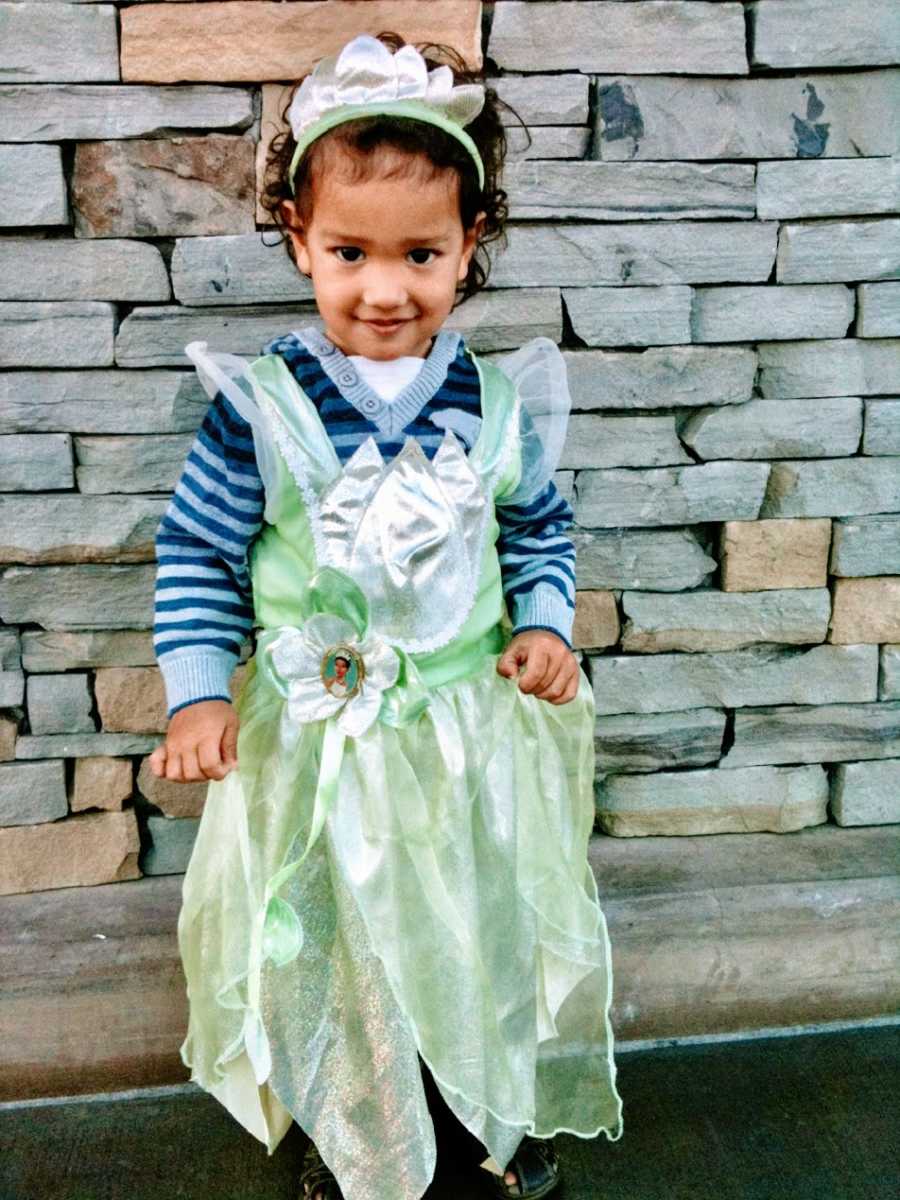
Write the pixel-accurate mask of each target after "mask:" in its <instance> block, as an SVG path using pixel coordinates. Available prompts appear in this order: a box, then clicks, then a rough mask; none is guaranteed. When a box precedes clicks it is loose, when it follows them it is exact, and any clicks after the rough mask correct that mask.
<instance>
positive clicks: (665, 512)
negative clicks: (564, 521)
mask: <svg viewBox="0 0 900 1200" xmlns="http://www.w3.org/2000/svg"><path fill="white" fill-rule="evenodd" d="M768 475H769V464H768V463H749V462H728V461H720V462H713V463H704V464H702V465H700V466H688V467H654V468H648V469H646V470H617V469H612V470H608V471H581V472H580V473H579V475H578V486H577V489H576V492H577V495H576V502H575V519H576V520H577V521H578V524H579V525H582V526H585V527H587V528H589V529H607V528H610V527H620V526H655V525H693V524H696V523H698V522H704V521H752V520H753V519H754V517H757V516H759V515H760V505H761V504H762V502H763V497H764V495H765V491H766V480H767V479H768Z"/></svg>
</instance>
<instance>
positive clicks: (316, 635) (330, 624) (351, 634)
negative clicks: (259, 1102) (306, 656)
mask: <svg viewBox="0 0 900 1200" xmlns="http://www.w3.org/2000/svg"><path fill="white" fill-rule="evenodd" d="M303 633H304V635H305V636H306V639H307V641H308V642H309V644H310V646H312V647H313V648H315V649H318V650H319V652H320V653H319V659H320V660H321V657H322V655H323V654H324V653H325V651H326V650H327V649H328V648H329V646H334V645H336V644H337V643H338V642H343V643H345V644H348V645H354V644H355V643H356V642H357V640H358V639H357V636H356V630H355V629H354V627H353V626H352V625H351V624H350V622H349V621H345V620H344V618H343V617H338V616H336V615H335V614H334V613H315V614H314V615H313V616H311V617H310V618H309V619H308V620H307V621H306V622H305V624H304V626H303Z"/></svg>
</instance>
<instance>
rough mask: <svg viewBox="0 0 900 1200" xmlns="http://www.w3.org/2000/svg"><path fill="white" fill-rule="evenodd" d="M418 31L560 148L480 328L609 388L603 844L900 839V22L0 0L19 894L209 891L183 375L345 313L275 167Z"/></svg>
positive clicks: (692, 10) (598, 459)
mask: <svg viewBox="0 0 900 1200" xmlns="http://www.w3.org/2000/svg"><path fill="white" fill-rule="evenodd" d="M211 29H214V30H215V37H214V39H213V38H212V37H211V35H210V30H211ZM380 29H396V30H398V31H399V32H400V33H402V34H403V35H404V36H405V37H406V38H407V39H408V40H413V41H415V40H424V39H430V40H438V41H445V42H450V43H454V44H456V45H457V46H458V47H459V48H460V49H461V50H462V51H463V52H464V54H465V55H466V57H467V58H468V60H469V61H470V62H473V63H477V62H479V61H480V60H481V55H482V53H485V54H486V55H487V57H488V59H489V66H490V69H491V73H492V74H493V75H495V76H496V77H497V78H496V86H497V88H498V90H499V92H500V93H501V95H502V96H503V97H504V98H505V99H507V100H508V101H509V102H510V103H511V104H513V105H514V106H515V107H516V108H517V109H518V111H519V112H520V113H521V115H522V117H523V118H524V119H525V121H526V122H527V124H528V125H529V127H530V129H531V134H532V138H533V141H532V144H531V146H530V147H527V146H526V145H525V139H524V137H523V136H522V135H521V132H520V131H519V130H518V129H512V130H511V131H510V136H511V139H512V146H513V155H512V161H511V162H510V166H509V170H508V175H507V187H508V190H509V193H510V199H511V216H512V223H511V227H510V230H509V243H508V247H507V249H506V250H505V251H504V252H502V253H499V254H497V253H495V255H494V259H495V261H494V269H493V273H492V278H491V284H492V286H491V289H490V290H489V291H487V292H485V293H483V294H481V295H480V296H478V297H476V298H474V299H473V300H472V301H470V302H469V303H467V304H466V305H465V306H463V307H462V308H461V309H459V310H458V311H457V312H456V313H454V315H453V318H452V320H451V322H450V324H451V325H452V326H453V327H454V328H458V329H461V330H462V331H463V332H464V333H465V335H466V337H467V338H468V340H469V342H470V343H471V344H472V346H473V347H474V348H475V349H476V350H479V351H482V352H484V353H485V354H487V355H488V356H489V357H490V356H491V355H493V354H495V353H497V352H502V351H505V350H507V349H510V348H514V347H517V346H518V345H520V344H521V343H522V342H523V341H524V340H527V339H528V338H530V337H533V336H535V335H537V334H545V335H548V336H550V337H552V338H554V339H555V340H556V341H557V342H558V343H559V344H560V345H561V346H562V347H563V350H564V354H565V357H566V360H567V363H568V368H569V377H570V384H571V389H572V394H573V398H574V415H573V417H572V420H571V426H570V435H569V439H568V443H567V446H566V448H565V452H564V455H565V457H564V460H563V462H562V463H561V469H560V474H559V481H560V483H561V485H563V487H564V488H565V489H566V491H567V493H568V494H569V495H570V496H571V498H572V500H573V503H574V508H575V512H576V518H577V523H578V528H577V530H576V532H575V536H576V538H577V543H578V552H579V555H578V583H579V598H578V610H577V624H576V632H577V645H578V647H579V648H580V650H581V651H582V652H583V661H584V665H585V668H586V670H587V671H588V672H589V673H590V676H591V678H592V680H593V683H594V687H595V692H596V698H597V712H598V725H597V764H598V792H597V797H598V818H599V827H600V828H601V829H602V830H603V831H605V832H606V833H610V834H615V835H623V836H629V835H644V834H683V833H692V832H717V831H725V830H728V831H735V830H741V831H748V832H749V831H754V830H762V829H766V830H778V831H788V830H794V829H797V828H799V827H801V826H805V825H812V824H817V823H820V822H823V821H834V822H837V823H839V824H843V825H859V824H873V823H879V822H896V821H900V216H898V209H900V204H898V196H900V152H898V129H900V119H898V118H900V69H898V66H897V64H900V8H898V6H897V4H896V0H855V3H853V4H849V5H848V4H846V3H845V0H748V2H746V3H739V2H737V0H732V2H729V0H719V2H715V3H704V2H701V0H632V2H630V3H616V2H605V0H596V2H589V0H572V2H564V0H556V2H543V0H535V2H530V3H523V2H519V0H498V2H497V3H495V4H485V5H480V4H478V3H476V2H474V0H429V2H428V3H424V2H420V3H416V4H413V3H406V2H402V0H370V2H369V3H365V4H358V3H352V2H350V0H296V2H288V3H268V2H266V0H243V2H241V0H237V2H226V3H218V2H215V0H212V2H208V3H194V2H191V0H186V2H183V3H135V4H130V5H128V6H123V7H117V6H116V5H115V4H109V3H62V2H54V3H40V2H34V3H29V2H25V3H2V2H0V30H2V35H3V36H2V38H0V42H2V46H3V49H2V51H0V55H2V60H3V69H4V84H3V88H2V94H3V104H2V105H0V224H2V226H3V230H2V234H0V368H2V371H0V826H2V828H0V892H3V893H9V892H22V891H29V890H38V889H45V888H60V887H69V886H73V885H79V884H93V883H99V882H107V881H112V880H120V879H133V878H136V877H138V876H139V875H141V874H148V875H152V874H158V873H172V872H178V871H182V870H183V869H184V865H185V863H186V860H187V856H188V854H189V851H190V846H191V843H192V839H193V837H194V834H195V832H196V826H197V820H198V817H199V814H200V812H201V811H202V804H203V798H204V793H205V785H174V784H164V783H161V782H160V781H158V780H156V779H155V778H154V777H153V776H152V774H151V773H150V771H149V769H148V767H147V764H146V756H147V754H148V753H149V752H150V751H151V750H152V749H153V747H154V746H155V745H156V744H157V743H158V742H159V740H160V736H161V734H162V732H163V730H164V728H165V711H164V698H163V689H162V684H161V679H160V676H159V674H158V671H157V669H156V667H155V660H154V657H153V650H152V645H151V633H150V630H151V626H152V605H153V595H152V593H153V581H154V563H153V538H154V533H155V530H156V526H157V523H158V521H159V518H160V516H161V515H162V512H163V510H164V508H165V506H166V503H167V498H168V496H169V494H170V493H171V490H172V488H173V486H174V483H175V480H176V478H177V476H178V473H179V471H180V468H181V465H182V463H183V460H184V457H185V455H186V454H187V451H188V448H189V446H190V443H191V441H192V438H193V435H194V431H195V430H196V428H197V427H198V425H199V423H200V421H201V419H202V416H203V412H204V409H205V406H206V403H207V401H206V397H205V395H204V393H203V392H202V389H201V388H200V386H199V383H198V381H197V380H196V377H195V375H194V373H193V370H192V369H190V364H189V362H188V360H187V359H186V357H185V356H184V353H183V347H184V345H185V343H186V342H188V341H190V340H192V339H194V338H202V339H206V340H208V341H209V342H210V344H211V345H212V346H213V347H214V348H219V349H223V350H229V351H232V352H236V353H242V354H248V355H255V354H256V353H258V350H259V347H260V345H261V343H262V341H263V340H265V339H266V338H267V337H270V336H272V335H273V334H274V333H276V332H279V331H282V330H287V329H290V328H292V327H295V326H296V324H297V323H298V321H303V322H304V323H305V322H308V321H309V320H315V319H316V318H315V309H314V306H313V303H312V293H311V290H310V286H309V282H308V280H306V279H304V278H303V277H301V276H300V275H299V274H297V272H296V271H295V269H294V268H293V266H292V265H291V263H290V261H289V260H288V258H287V255H286V253H285V250H284V248H283V247H282V246H280V245H277V244H274V243H276V242H277V238H276V237H274V236H271V233H270V234H269V235H268V236H266V237H265V238H263V237H261V231H263V232H265V231H266V228H267V227H266V226H265V225H264V224H263V218H264V217H265V214H264V213H263V212H262V211H261V210H260V209H259V208H258V206H257V202H256V190H257V186H258V183H259V179H260V174H259V172H260V169H261V163H262V161H263V159H264V154H265V145H266V143H267V141H268V140H269V138H270V137H271V136H272V133H273V132H274V130H275V128H276V126H277V120H278V118H277V109H278V101H279V98H280V96H281V93H282V89H283V86H284V83H285V81H287V80H290V79H292V78H293V77H295V76H296V75H297V74H299V73H302V72H303V71H305V70H306V69H308V68H309V67H310V66H311V64H312V63H313V61H314V60H315V58H316V57H317V56H319V55H320V54H322V53H330V52H333V51H334V50H336V49H337V48H338V47H339V46H340V45H341V44H343V42H344V41H345V40H346V39H347V37H349V36H351V35H352V34H353V33H356V32H363V31H367V32H378V31H379V30H380ZM266 243H268V244H266ZM249 650H250V647H249V646H247V647H246V648H245V654H249ZM240 676H241V669H240V668H239V669H238V672H237V673H236V675H235V681H234V683H235V687H237V686H238V685H239V683H240Z"/></svg>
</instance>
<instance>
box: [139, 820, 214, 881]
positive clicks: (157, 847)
mask: <svg viewBox="0 0 900 1200" xmlns="http://www.w3.org/2000/svg"><path fill="white" fill-rule="evenodd" d="M199 827H200V820H199V818H197V817H175V818H169V817H148V818H147V829H148V831H149V833H150V837H151V838H152V839H153V840H152V844H151V845H150V846H149V847H148V848H147V850H146V852H145V853H144V855H143V856H142V858H141V870H142V871H143V873H144V874H145V875H180V874H183V873H184V872H185V871H186V870H187V865H188V862H189V861H190V857H191V851H192V850H193V848H194V841H195V839H196V837H197V830H198V829H199Z"/></svg>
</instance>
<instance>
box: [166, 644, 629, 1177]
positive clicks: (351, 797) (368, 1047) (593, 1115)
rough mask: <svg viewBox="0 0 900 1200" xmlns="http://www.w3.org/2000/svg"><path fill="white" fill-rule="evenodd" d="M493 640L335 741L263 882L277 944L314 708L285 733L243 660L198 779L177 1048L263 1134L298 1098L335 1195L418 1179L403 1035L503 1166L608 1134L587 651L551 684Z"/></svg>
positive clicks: (616, 1115)
mask: <svg viewBox="0 0 900 1200" xmlns="http://www.w3.org/2000/svg"><path fill="white" fill-rule="evenodd" d="M497 658H498V655H497V654H491V655H487V656H486V657H485V658H484V660H483V662H482V663H481V665H480V666H479V667H478V668H477V669H476V670H475V671H474V672H473V673H471V674H468V675H466V676H465V677H463V678H461V679H456V680H455V681H453V682H450V683H447V684H444V685H442V686H440V687H437V688H434V689H433V691H432V693H431V704H430V706H429V707H428V708H427V709H426V710H425V712H424V713H423V714H422V715H421V716H420V717H418V718H417V719H416V720H415V721H414V722H413V723H411V724H409V725H406V726H403V727H399V728H397V727H393V726H390V725H387V724H384V723H383V722H380V721H376V722H375V724H374V725H373V726H372V727H371V728H370V729H369V730H368V731H367V732H366V733H365V734H364V735H363V736H361V737H359V738H355V739H353V738H348V739H347V742H346V745H345V748H344V754H343V761H342V763H341V766H340V774H339V783H338V788H337V793H336V799H335V801H334V804H333V806H332V808H331V810H330V811H329V813H328V816H327V819H326V821H325V823H324V825H323V826H322V830H321V834H320V836H318V838H317V840H316V841H315V842H314V844H313V845H312V849H311V850H310V852H309V854H308V856H307V857H306V859H305V860H304V862H303V864H302V866H301V868H300V869H299V870H298V871H297V872H296V873H295V874H293V875H292V876H291V877H290V878H289V879H288V880H287V881H286V882H285V883H284V884H283V885H282V886H281V888H280V890H279V892H278V895H279V896H280V897H281V898H282V899H283V901H284V902H286V904H287V905H289V906H290V908H291V910H292V911H293V913H294V914H296V918H297V919H298V922H299V924H300V925H301V926H302V945H301V947H300V950H299V953H297V954H296V955H295V957H293V958H292V959H291V960H290V961H288V962H286V963H283V964H281V965H279V964H278V963H277V962H276V961H273V959H272V958H265V959H264V960H263V961H262V963H261V964H259V963H258V961H257V960H255V959H254V956H253V952H252V947H251V941H252V930H253V928H254V922H255V921H258V918H259V914H260V910H261V906H263V907H264V889H265V885H266V881H267V880H269V879H271V877H272V876H273V875H274V874H275V873H276V872H277V871H278V870H279V868H280V867H282V866H283V865H284V864H285V863H286V862H288V861H290V860H291V859H296V858H297V857H299V854H300V853H302V851H303V848H304V846H305V845H306V843H307V837H308V834H309V831H310V827H311V819H312V808H313V797H314V795H315V792H316V787H317V781H318V773H319V766H320V763H321V760H322V753H323V736H324V728H325V722H322V721H314V722H309V723H307V724H304V725H299V726H297V727H295V729H294V730H293V731H292V735H291V737H290V738H288V737H286V736H285V730H284V728H283V727H282V719H283V717H284V715H285V702H284V700H282V698H281V697H280V696H279V695H278V694H277V693H276V692H275V691H274V690H273V689H272V688H271V687H270V686H269V685H268V684H267V683H266V681H265V679H264V676H263V673H262V672H261V671H258V670H257V669H256V661H255V659H251V660H250V663H249V665H248V672H247V676H246V678H245V682H244V686H243V688H242V691H241V693H240V695H239V697H238V699H237V701H236V706H237V710H238V715H239V718H240V730H239V737H238V759H239V766H238V768H237V769H236V770H234V771H232V772H231V773H230V774H229V775H228V776H227V777H226V778H225V779H224V780H222V781H220V782H219V781H217V782H212V783H210V785H209V790H208V796H207V801H206V807H205V809H204V812H203V816H202V819H201V821H200V826H199V831H198V836H197V840H196V843H195V846H194V850H193V854H192V856H191V860H190V863H189V865H188V869H187V873H186V875H185V877H184V885H183V906H182V910H181V913H180V917H179V922H178V939H179V947H180V950H181V955H182V961H183V965H184V970H185V976H186V980H187V988H188V999H189V1028H188V1032H187V1036H186V1038H185V1041H184V1043H183V1045H182V1047H181V1055H182V1059H183V1061H184V1063H185V1064H186V1065H187V1066H188V1067H190V1069H191V1078H192V1079H193V1080H195V1081H196V1082H197V1083H198V1084H200V1085H201V1086H202V1087H203V1088H204V1089H206V1090H207V1091H209V1092H211V1093H212V1094H214V1095H215V1096H217V1097H218V1099H219V1100H220V1101H221V1102H222V1103H223V1104H225V1105H226V1106H227V1107H228V1109H229V1110H230V1112H231V1113H232V1115H233V1116H234V1117H235V1118H236V1119H237V1120H238V1121H240V1122H241V1123H242V1124H243V1125H244V1126H245V1127H246V1128H247V1129H248V1130H249V1131H250V1132H251V1133H253V1134H254V1135H255V1136H256V1137H258V1138H259V1139H260V1140H261V1141H263V1142H264V1143H265V1144H266V1146H267V1148H268V1152H269V1154H271V1153H273V1152H274V1149H275V1147H276V1146H277V1144H278V1142H279V1141H280V1139H281V1137H283V1136H284V1133H285V1132H286V1131H287V1129H288V1127H289V1126H290V1124H291V1121H292V1120H296V1121H297V1122H298V1124H299V1125H300V1126H301V1127H302V1128H303V1129H304V1131H305V1132H306V1133H307V1134H308V1135H309V1136H310V1137H311V1138H312V1139H313V1140H314V1141H315V1142H316V1144H317V1146H318V1147H319V1150H320V1152H321V1154H322V1156H323V1158H324V1159H325V1161H326V1162H327V1163H328V1164H329V1166H330V1167H331V1169H332V1170H333V1171H334V1173H335V1175H336V1176H337V1179H338V1182H339V1183H340V1185H341V1189H342V1191H343V1194H344V1197H345V1200H383V1198H384V1197H391V1198H392V1200H419V1197H421V1196H422V1194H423V1193H424V1191H425V1190H426V1188H427V1186H428V1184H429V1182H430V1180H431V1179H432V1176H433V1173H434V1167H435V1139H434V1130H433V1127H432V1123H431V1118H430V1114H429V1111H428V1107H427V1102H426V1097H425V1092H424V1089H423V1085H422V1080H421V1075H420V1067H419V1062H418V1055H419V1054H421V1056H422V1058H423V1059H424V1061H425V1062H426V1063H427V1065H428V1067H429V1069H430V1070H431V1072H432V1074H433V1076H434V1078H435V1080H436V1082H437V1084H438V1087H439V1088H440V1091H441V1094H442V1095H443V1097H444V1099H445V1100H446V1101H447V1103H448V1104H449V1106H450V1107H451V1109H452V1110H453V1111H454V1113H455V1114H456V1116H457V1117H458V1118H459V1119H460V1121H462V1123H463V1124H464V1125H466V1126H467V1127H468V1129H469V1130H470V1131H471V1132H472V1133H473V1134H474V1135H475V1137H477V1138H478V1139H479V1140H480V1141H481V1142H482V1143H483V1144H484V1145H485V1146H486V1147H487V1149H488V1150H489V1152H490V1153H491V1155H492V1156H493V1157H494V1159H495V1160H496V1162H497V1164H499V1165H500V1166H501V1167H505V1166H506V1164H507V1163H508V1162H509V1160H510V1158H511V1157H512V1155H513V1153H514V1151H515V1149H516V1147H517V1145H518V1143H519V1141H520V1140H521V1138H522V1136H523V1135H524V1134H526V1133H529V1134H533V1135H535V1136H538V1137H548V1136H551V1135H552V1134H554V1133H556V1132H559V1131H566V1132H569V1133H574V1134H577V1135H578V1136H580V1137H593V1136H596V1135H597V1134H598V1133H599V1132H601V1131H602V1132H604V1133H605V1134H606V1136H607V1138H609V1139H610V1140H612V1141H614V1140H616V1139H617V1138H618V1137H620V1136H621V1133H622V1115H621V1113H622V1101H621V1098H620V1096H619V1095H618V1092H617V1090H616V1086H615V1077H616V1067H615V1062H614V1057H613V1035H612V1030H611V1026H610V1020H609V1008H610V1002H611V998H612V966H611V957H610V944H609V939H608V935H607V929H606V922H605V919H604V916H603V913H602V910H601V908H600V906H599V904H598V899H597V889H596V884H595V882H594V878H593V875H592V873H591V870H590V868H589V866H588V861H587V846H588V839H589V836H590V833H591V829H592V825H593V816H594V797H593V777H594V714H595V709H594V701H593V695H592V691H591V686H590V683H589V682H588V680H587V677H586V676H585V675H584V673H583V672H582V673H581V675H580V682H579V690H578V694H577V696H576V698H575V699H574V700H573V701H571V702H570V703H568V704H564V705H554V704H551V703H548V702H547V701H543V700H538V699H536V698H535V697H534V696H531V695H526V694H524V693H523V692H521V691H520V690H519V688H518V685H517V682H516V681H515V680H511V679H507V678H505V677H503V676H500V675H498V674H497V671H496V665H497ZM257 927H258V926H257ZM254 964H255V965H254ZM254 996H257V997H258V1000H257V1002H256V1003H254V1001H253V997H254ZM254 1022H255V1023H254ZM263 1031H264V1032H263ZM258 1038H262V1039H263V1040H264V1041H265V1043H266V1047H265V1054H262V1053H261V1052H260V1049H259V1045H258V1042H257V1044H255V1045H254V1044H253V1043H254V1039H258ZM248 1047H249V1048H250V1049H251V1050H253V1053H251V1054H250V1055H249V1056H248ZM251 1058H252V1059H254V1063H255V1065H251ZM261 1058H266V1060H267V1063H268V1065H267V1066H266V1065H264V1066H263V1067H262V1068H260V1065H259V1064H260V1059H261ZM261 1074H263V1075H265V1076H266V1077H265V1078H262V1079H261V1078H260V1075H261Z"/></svg>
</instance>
